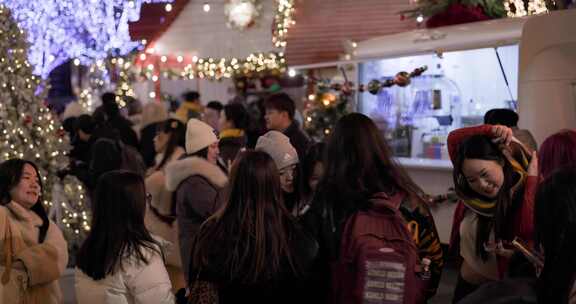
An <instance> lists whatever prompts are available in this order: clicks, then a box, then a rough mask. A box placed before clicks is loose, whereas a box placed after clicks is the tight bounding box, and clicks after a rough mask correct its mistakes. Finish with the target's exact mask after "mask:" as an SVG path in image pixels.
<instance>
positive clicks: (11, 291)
mask: <svg viewBox="0 0 576 304" xmlns="http://www.w3.org/2000/svg"><path fill="white" fill-rule="evenodd" d="M41 225H42V220H41V219H40V217H39V216H38V215H37V214H36V213H34V212H33V211H31V210H28V209H26V208H24V207H22V206H21V205H19V204H17V203H15V202H11V203H9V204H7V205H5V206H0V273H1V274H2V283H1V284H0V303H2V304H11V303H14V304H21V303H27V304H33V303H43V304H44V303H46V304H52V303H61V301H62V294H61V291H60V285H59V284H58V279H59V278H60V276H61V275H62V273H63V272H64V269H65V268H66V264H67V263H68V246H67V244H66V241H65V240H64V237H63V236H62V232H61V231H60V229H59V228H58V227H57V226H56V224H54V223H53V222H50V225H49V226H48V231H47V234H46V238H45V239H44V242H42V243H41V244H39V243H38V235H39V233H40V230H39V227H40V226H41ZM9 256H12V257H13V258H12V261H10V259H9ZM17 261H20V262H22V263H23V264H24V267H25V270H24V269H22V267H19V266H18V264H20V263H16V264H13V263H14V262H17ZM11 262H12V263H11ZM10 264H11V266H9V265H10ZM7 265H8V267H7Z"/></svg>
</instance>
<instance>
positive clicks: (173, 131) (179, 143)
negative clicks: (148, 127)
mask: <svg viewBox="0 0 576 304" xmlns="http://www.w3.org/2000/svg"><path fill="white" fill-rule="evenodd" d="M156 132H163V133H168V134H170V135H169V136H170V137H169V138H168V142H167V143H166V150H165V151H164V156H163V157H162V160H161V161H160V163H158V164H157V165H156V168H155V169H156V170H160V169H161V168H163V167H164V165H166V163H167V162H168V160H170V158H171V157H172V154H174V151H175V150H176V148H177V147H184V145H185V140H186V138H185V133H186V127H185V126H184V124H183V123H181V122H180V121H179V120H177V119H172V118H170V119H167V120H165V121H163V122H161V123H160V124H158V126H157V128H156Z"/></svg>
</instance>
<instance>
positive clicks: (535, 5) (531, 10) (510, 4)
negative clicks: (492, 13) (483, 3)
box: [504, 0, 548, 17]
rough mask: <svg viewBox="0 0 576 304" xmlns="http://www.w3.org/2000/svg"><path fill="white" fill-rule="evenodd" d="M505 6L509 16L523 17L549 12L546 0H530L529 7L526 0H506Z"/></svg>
mask: <svg viewBox="0 0 576 304" xmlns="http://www.w3.org/2000/svg"><path fill="white" fill-rule="evenodd" d="M504 8H505V9H506V14H507V15H508V17H523V16H529V15H538V14H543V13H547V12H548V8H547V7H546V2H545V1H544V0H530V1H529V2H528V6H527V7H525V6H524V1H522V0H505V1H504Z"/></svg>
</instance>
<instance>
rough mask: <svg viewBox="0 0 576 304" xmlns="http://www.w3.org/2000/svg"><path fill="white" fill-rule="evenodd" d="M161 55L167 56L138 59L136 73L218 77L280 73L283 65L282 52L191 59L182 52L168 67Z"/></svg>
mask: <svg viewBox="0 0 576 304" xmlns="http://www.w3.org/2000/svg"><path fill="white" fill-rule="evenodd" d="M164 58H167V56H165V55H163V56H161V57H160V63H157V65H154V64H152V63H149V64H146V63H145V62H142V63H141V64H140V65H139V67H140V70H139V74H140V75H141V76H142V77H144V78H145V79H149V80H153V81H158V80H159V77H160V76H162V77H164V78H172V79H194V78H201V79H213V80H218V79H222V78H231V77H234V76H239V75H242V76H256V75H262V74H267V73H271V74H274V73H278V74H282V73H285V72H286V69H287V66H286V59H285V58H284V54H283V53H267V54H265V53H259V54H250V56H248V57H246V58H245V59H237V58H232V59H227V58H220V59H215V58H210V57H209V58H198V57H197V56H194V57H192V60H191V62H184V58H183V56H182V55H178V56H177V57H176V61H177V62H178V64H181V66H180V67H179V68H173V67H170V65H169V63H168V64H166V65H164V63H166V61H168V59H166V61H165V60H164ZM140 61H145V59H144V60H142V56H140Z"/></svg>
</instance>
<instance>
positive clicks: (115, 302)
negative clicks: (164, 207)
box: [75, 171, 174, 304]
mask: <svg viewBox="0 0 576 304" xmlns="http://www.w3.org/2000/svg"><path fill="white" fill-rule="evenodd" d="M145 211H146V190H145V187H144V180H143V179H142V177H141V176H140V175H138V174H135V173H133V172H128V171H111V172H107V173H105V174H104V175H102V177H101V178H100V179H99V180H98V185H97V187H96V192H95V195H94V201H93V202H92V228H91V230H90V232H89V234H88V236H87V238H86V240H85V241H84V243H83V244H82V246H81V247H80V250H79V251H78V255H77V265H76V270H75V289H76V298H77V300H78V303H79V304H91V303H94V304H144V303H150V304H152V303H154V304H164V303H166V304H168V303H170V304H172V303H174V295H173V294H172V286H171V284H170V279H169V278H168V273H167V272H166V268H165V267H164V254H163V253H162V249H161V245H160V243H159V242H158V241H157V240H156V239H154V238H153V237H152V236H151V235H150V233H149V232H148V230H146V227H145V226H144V213H145Z"/></svg>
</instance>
